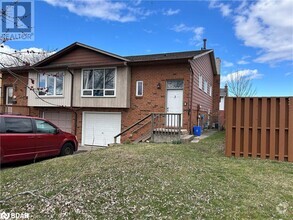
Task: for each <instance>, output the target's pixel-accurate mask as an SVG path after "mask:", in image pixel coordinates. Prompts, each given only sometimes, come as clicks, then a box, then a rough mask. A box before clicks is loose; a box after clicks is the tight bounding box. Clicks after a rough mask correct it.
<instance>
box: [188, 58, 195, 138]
mask: <svg viewBox="0 0 293 220" xmlns="http://www.w3.org/2000/svg"><path fill="white" fill-rule="evenodd" d="M188 62H189V64H190V72H191V88H190V92H191V95H190V113H189V124H190V133H191V134H192V132H193V131H192V124H191V123H192V108H193V106H192V105H193V83H194V72H193V69H192V66H191V60H188Z"/></svg>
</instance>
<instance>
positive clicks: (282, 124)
mask: <svg viewBox="0 0 293 220" xmlns="http://www.w3.org/2000/svg"><path fill="white" fill-rule="evenodd" d="M279 112H280V126H279V160H282V161H283V160H284V147H285V146H284V145H285V98H280V111H279Z"/></svg>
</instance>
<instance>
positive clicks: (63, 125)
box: [44, 111, 72, 133]
mask: <svg viewBox="0 0 293 220" xmlns="http://www.w3.org/2000/svg"><path fill="white" fill-rule="evenodd" d="M44 118H45V119H47V120H49V121H51V122H52V123H53V124H55V125H57V126H58V127H59V128H60V129H61V130H62V131H66V132H69V133H71V130H72V129H71V128H72V124H71V122H72V113H71V112H51V111H50V112H49V111H48V112H44Z"/></svg>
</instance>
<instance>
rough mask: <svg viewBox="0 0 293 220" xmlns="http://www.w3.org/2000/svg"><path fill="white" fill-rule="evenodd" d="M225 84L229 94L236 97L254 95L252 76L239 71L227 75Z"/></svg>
mask: <svg viewBox="0 0 293 220" xmlns="http://www.w3.org/2000/svg"><path fill="white" fill-rule="evenodd" d="M226 84H227V86H228V91H229V94H230V95H232V96H236V97H248V96H255V95H256V88H255V87H254V86H253V84H252V78H251V77H250V76H245V75H243V74H240V73H239V71H237V72H235V73H233V74H231V75H229V77H228V79H227V81H226Z"/></svg>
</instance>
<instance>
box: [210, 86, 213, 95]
mask: <svg viewBox="0 0 293 220" xmlns="http://www.w3.org/2000/svg"><path fill="white" fill-rule="evenodd" d="M209 87H210V96H212V95H213V87H212V86H211V85H209Z"/></svg>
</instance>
